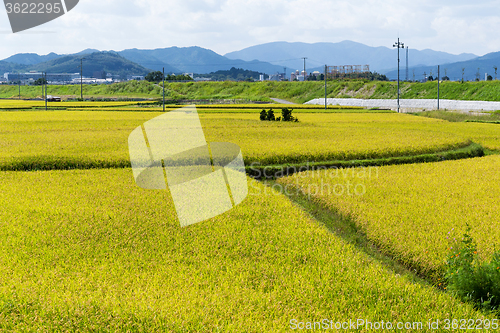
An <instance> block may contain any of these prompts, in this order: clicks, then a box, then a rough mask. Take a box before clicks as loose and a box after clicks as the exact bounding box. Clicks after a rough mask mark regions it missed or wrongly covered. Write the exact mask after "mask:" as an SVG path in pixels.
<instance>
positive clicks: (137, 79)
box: [130, 75, 144, 81]
mask: <svg viewBox="0 0 500 333" xmlns="http://www.w3.org/2000/svg"><path fill="white" fill-rule="evenodd" d="M130 79H131V80H136V81H143V80H144V75H132V77H131V78H130Z"/></svg>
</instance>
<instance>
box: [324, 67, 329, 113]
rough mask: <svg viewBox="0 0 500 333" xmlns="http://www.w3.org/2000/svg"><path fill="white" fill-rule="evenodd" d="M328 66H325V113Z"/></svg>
mask: <svg viewBox="0 0 500 333" xmlns="http://www.w3.org/2000/svg"><path fill="white" fill-rule="evenodd" d="M327 68H328V66H327V65H325V111H326V72H327Z"/></svg>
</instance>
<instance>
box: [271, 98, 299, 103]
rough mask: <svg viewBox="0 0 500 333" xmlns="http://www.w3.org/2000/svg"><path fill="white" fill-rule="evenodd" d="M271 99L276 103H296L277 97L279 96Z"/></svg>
mask: <svg viewBox="0 0 500 333" xmlns="http://www.w3.org/2000/svg"><path fill="white" fill-rule="evenodd" d="M271 99H272V100H273V101H275V102H276V103H280V104H297V103H294V102H290V101H287V100H284V99H279V98H271Z"/></svg>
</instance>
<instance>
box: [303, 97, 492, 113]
mask: <svg viewBox="0 0 500 333" xmlns="http://www.w3.org/2000/svg"><path fill="white" fill-rule="evenodd" d="M327 103H328V104H329V105H342V106H362V107H366V108H373V107H378V108H387V109H392V110H397V100H396V99H359V98H328V99H327ZM305 104H319V105H325V99H324V98H316V99H313V100H311V101H309V102H306V103H305ZM399 105H400V107H401V111H402V112H416V111H422V110H424V109H425V110H436V109H437V100H435V99H401V100H400V103H399ZM439 109H440V110H445V109H446V110H460V111H495V110H500V102H484V101H456V100H449V99H442V100H440V101H439Z"/></svg>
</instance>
